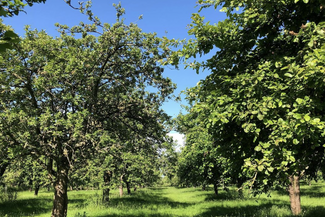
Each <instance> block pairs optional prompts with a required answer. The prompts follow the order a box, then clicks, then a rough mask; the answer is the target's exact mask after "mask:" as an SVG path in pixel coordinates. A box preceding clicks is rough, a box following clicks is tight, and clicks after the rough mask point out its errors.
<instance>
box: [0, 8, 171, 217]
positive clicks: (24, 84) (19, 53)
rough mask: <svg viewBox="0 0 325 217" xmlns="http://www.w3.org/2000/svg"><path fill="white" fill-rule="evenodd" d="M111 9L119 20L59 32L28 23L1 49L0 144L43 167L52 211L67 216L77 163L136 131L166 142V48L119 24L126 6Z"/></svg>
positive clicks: (159, 41)
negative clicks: (52, 189)
mask: <svg viewBox="0 0 325 217" xmlns="http://www.w3.org/2000/svg"><path fill="white" fill-rule="evenodd" d="M116 9H117V11H118V13H117V14H118V20H117V23H115V24H113V25H110V24H99V23H98V22H94V24H93V25H81V26H76V27H72V28H68V27H67V26H59V27H60V32H61V36H60V37H58V38H52V37H50V36H49V35H47V34H46V33H45V32H44V31H37V30H33V31H32V30H29V29H28V28H27V29H26V35H25V37H24V38H23V39H22V40H21V41H20V43H18V44H16V45H15V47H14V49H13V50H9V51H7V52H5V53H3V54H1V59H0V64H1V69H2V72H1V76H0V85H1V93H0V100H1V101H0V110H1V115H0V116H1V117H0V127H1V133H0V139H1V142H0V146H1V147H5V149H4V150H5V151H6V154H7V156H9V157H18V156H32V157H33V159H34V160H35V161H37V162H38V163H39V164H40V165H43V168H44V169H46V170H47V172H48V173H49V175H50V176H51V179H52V180H53V182H54V186H55V199H54V207H53V213H52V215H53V216H65V215H66V211H67V186H68V177H69V171H70V170H71V169H72V168H73V167H74V166H75V164H82V163H83V162H84V161H85V160H87V159H92V158H95V157H96V155H97V153H100V152H109V151H110V149H111V148H110V147H111V146H112V147H113V145H114V144H120V145H121V146H122V145H124V144H125V143H123V141H125V140H128V141H132V140H131V137H132V136H133V135H134V133H136V135H137V137H140V138H144V139H150V140H152V141H155V144H158V145H159V144H161V143H163V142H164V141H165V137H166V131H165V123H166V121H167V120H168V116H167V115H166V114H165V113H164V112H163V111H162V110H161V109H160V106H161V105H162V103H163V102H164V100H165V99H166V97H168V96H169V95H170V94H171V93H172V92H173V90H174V85H173V84H172V82H171V81H170V79H169V78H165V77H163V75H162V73H163V68H161V67H160V66H159V65H158V62H159V61H162V60H164V59H165V58H167V57H168V56H169V53H170V51H169V50H168V49H167V46H166V42H164V41H163V40H162V39H160V38H158V37H156V35H155V34H147V33H143V32H142V31H141V30H140V29H139V28H138V27H137V26H136V25H135V24H133V23H131V24H129V25H126V24H124V22H123V20H122V19H119V17H120V16H121V15H122V14H123V13H124V10H123V9H122V8H121V7H120V5H117V6H116ZM96 21H98V20H96ZM89 32H99V36H95V35H93V34H89ZM69 33H71V34H69ZM77 33H81V37H76V36H75V34H77ZM149 86H150V87H152V88H150V89H149V88H148V87H149ZM130 132H134V133H130ZM139 154H140V153H139Z"/></svg>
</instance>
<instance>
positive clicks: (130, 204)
mask: <svg viewBox="0 0 325 217" xmlns="http://www.w3.org/2000/svg"><path fill="white" fill-rule="evenodd" d="M52 198H53V193H52V192H47V191H40V193H39V196H34V195H33V192H27V191H26V192H19V194H18V198H17V200H16V201H11V202H5V203H0V216H6V215H7V217H17V216H26V217H27V216H35V217H36V216H37V217H42V216H44V217H45V216H46V217H48V216H50V213H51V207H52ZM301 202H302V208H303V214H302V216H304V217H317V216H320V217H321V216H325V207H324V205H325V184H324V183H321V184H318V183H313V184H312V185H311V186H308V185H304V186H302V197H301ZM68 216H71V217H76V216H79V217H86V216H87V217H89V216H91V217H105V216H114V217H117V216H122V217H123V216H124V217H132V216H134V217H136V216H139V217H140V216H150V217H154V216H156V217H168V216H179V217H185V216H203V217H211V216H227V217H230V216H231V217H237V216H238V217H254V216H255V217H259V216H261V217H264V216H265V217H266V216H268V217H289V216H291V211H290V203H289V197H288V195H287V193H286V192H281V191H277V192H273V193H272V194H271V197H268V196H267V195H260V196H258V197H250V196H246V197H244V198H240V197H239V196H238V193H237V192H236V191H235V189H231V190H230V192H225V191H222V190H220V194H219V195H218V196H215V195H214V194H213V191H212V189H208V190H207V191H202V190H201V189H199V188H173V187H169V188H149V189H139V190H138V191H137V192H133V193H132V195H125V196H124V197H123V198H120V197H119V196H118V192H117V190H116V191H112V193H111V200H110V203H109V204H108V205H104V204H102V203H101V191H97V190H94V191H91V190H89V191H70V192H69V208H68Z"/></svg>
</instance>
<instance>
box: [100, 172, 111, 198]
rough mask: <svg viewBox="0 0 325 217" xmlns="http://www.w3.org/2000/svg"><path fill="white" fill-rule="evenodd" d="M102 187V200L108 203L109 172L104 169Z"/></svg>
mask: <svg viewBox="0 0 325 217" xmlns="http://www.w3.org/2000/svg"><path fill="white" fill-rule="evenodd" d="M103 178H104V189H103V199H102V200H103V202H104V203H108V202H109V191H110V188H109V187H110V186H109V184H110V182H111V172H110V171H106V172H104V177H103Z"/></svg>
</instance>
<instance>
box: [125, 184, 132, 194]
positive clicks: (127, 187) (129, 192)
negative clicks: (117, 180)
mask: <svg viewBox="0 0 325 217" xmlns="http://www.w3.org/2000/svg"><path fill="white" fill-rule="evenodd" d="M125 184H126V189H127V191H128V194H129V195H130V194H131V187H130V182H128V181H125Z"/></svg>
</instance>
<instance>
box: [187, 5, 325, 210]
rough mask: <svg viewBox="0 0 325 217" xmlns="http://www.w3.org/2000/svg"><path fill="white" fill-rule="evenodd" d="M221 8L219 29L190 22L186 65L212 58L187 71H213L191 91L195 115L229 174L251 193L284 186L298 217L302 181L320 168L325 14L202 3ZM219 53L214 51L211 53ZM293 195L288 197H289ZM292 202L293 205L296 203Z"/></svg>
mask: <svg viewBox="0 0 325 217" xmlns="http://www.w3.org/2000/svg"><path fill="white" fill-rule="evenodd" d="M199 3H200V4H201V6H202V8H201V9H204V8H205V7H210V6H214V7H217V6H221V7H222V9H221V11H224V12H226V13H227V16H228V18H227V19H226V20H224V21H221V22H219V23H218V24H210V23H209V22H204V18H203V17H201V16H200V15H199V14H194V15H193V17H192V19H193V22H192V24H191V29H190V31H189V32H190V34H193V35H195V37H196V40H195V41H193V42H190V43H189V44H188V45H187V46H185V48H184V50H183V53H184V54H183V55H185V57H192V56H194V57H195V56H196V55H197V54H207V53H210V52H211V53H213V54H214V55H213V57H211V58H209V59H208V60H207V61H204V62H202V63H199V62H194V63H192V64H191V66H192V67H194V68H196V69H197V70H199V69H200V68H203V69H208V70H210V71H211V75H209V76H208V77H207V78H206V79H205V80H203V81H201V82H200V84H198V86H197V87H196V88H194V89H193V90H192V92H193V94H195V95H196V96H197V104H196V105H195V110H196V112H200V111H209V112H208V114H206V126H207V128H208V129H209V132H210V133H211V134H212V135H213V139H214V142H215V143H217V144H218V145H220V148H219V150H218V153H220V154H221V155H222V156H224V157H225V158H227V159H232V161H233V163H232V164H231V170H233V171H238V176H243V177H246V179H247V180H249V182H248V184H249V185H250V187H251V188H252V189H254V190H255V192H256V193H259V192H265V191H267V190H269V189H270V187H272V186H275V185H276V186H289V192H290V196H291V202H292V211H293V214H298V213H300V212H301V211H300V201H299V199H297V198H296V197H295V195H299V184H298V183H299V178H300V177H302V176H310V177H315V176H316V172H317V171H318V170H319V169H320V168H321V167H322V166H323V162H324V146H323V144H324V142H325V138H324V135H325V133H324V126H325V125H324V124H325V119H324V110H325V107H324V104H323V100H324V99H323V98H324V96H325V92H324V63H325V55H324V54H325V53H324V48H325V45H324V42H325V31H324V28H325V22H324V18H325V9H324V4H323V2H322V1H318V0H310V1H308V0H304V1H302V0H301V1H299V0H284V1H269V0H261V1H250V0H247V1H238V0H216V1H214V0H207V1H203V0H201V1H199ZM215 48H217V49H215ZM291 187H293V189H296V190H297V191H298V192H295V193H293V192H291V190H292V191H293V189H292V188H291ZM294 200H295V202H294V203H293V201H294Z"/></svg>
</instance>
